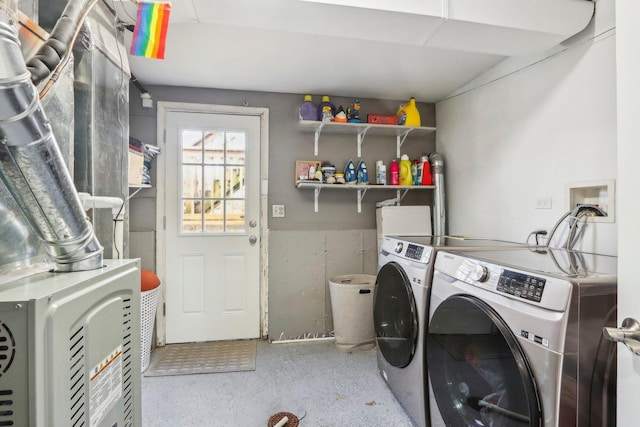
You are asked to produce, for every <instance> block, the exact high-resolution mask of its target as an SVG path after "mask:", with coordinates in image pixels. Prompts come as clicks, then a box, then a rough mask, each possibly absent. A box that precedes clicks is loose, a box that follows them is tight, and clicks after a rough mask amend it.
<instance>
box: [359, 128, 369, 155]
mask: <svg viewBox="0 0 640 427" xmlns="http://www.w3.org/2000/svg"><path fill="white" fill-rule="evenodd" d="M370 127H371V126H366V127H364V128H363V129H362V130H361V131H360V132H358V157H362V143H363V142H364V137H365V135H366V134H367V131H368V130H369V128H370Z"/></svg>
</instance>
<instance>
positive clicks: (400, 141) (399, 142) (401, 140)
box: [396, 129, 413, 158]
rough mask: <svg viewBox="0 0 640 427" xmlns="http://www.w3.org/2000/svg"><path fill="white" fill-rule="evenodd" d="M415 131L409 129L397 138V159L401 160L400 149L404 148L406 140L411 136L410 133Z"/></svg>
mask: <svg viewBox="0 0 640 427" xmlns="http://www.w3.org/2000/svg"><path fill="white" fill-rule="evenodd" d="M412 130H413V129H407V130H406V131H404V132H402V133H401V134H400V135H398V136H397V137H396V157H397V158H400V149H401V148H402V145H403V144H404V141H405V139H407V135H409V132H411V131H412Z"/></svg>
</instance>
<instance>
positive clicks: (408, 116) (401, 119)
mask: <svg viewBox="0 0 640 427" xmlns="http://www.w3.org/2000/svg"><path fill="white" fill-rule="evenodd" d="M396 116H397V117H398V124H399V125H404V126H420V112H419V111H418V107H417V106H416V99H415V98H411V99H410V100H409V102H407V103H406V104H404V105H401V106H400V108H399V109H398V111H397V112H396Z"/></svg>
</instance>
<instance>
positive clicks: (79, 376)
mask: <svg viewBox="0 0 640 427" xmlns="http://www.w3.org/2000/svg"><path fill="white" fill-rule="evenodd" d="M69 354H70V370H69V374H70V377H69V380H70V381H69V384H71V394H70V396H71V426H72V427H82V426H83V425H84V419H85V412H86V409H85V398H84V377H85V351H84V327H80V328H79V329H78V330H77V331H75V332H74V333H73V334H71V337H70V338H69Z"/></svg>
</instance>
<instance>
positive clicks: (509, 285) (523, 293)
mask: <svg viewBox="0 0 640 427" xmlns="http://www.w3.org/2000/svg"><path fill="white" fill-rule="evenodd" d="M546 282H547V280H546V279H542V278H539V277H535V276H529V275H527V274H522V273H517V272H515V271H510V270H503V271H502V274H500V278H499V279H498V287H497V290H498V291H500V292H504V293H507V294H510V295H514V296H517V297H520V298H524V299H527V300H529V301H534V302H540V300H542V293H543V292H544V285H545V284H546Z"/></svg>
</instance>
